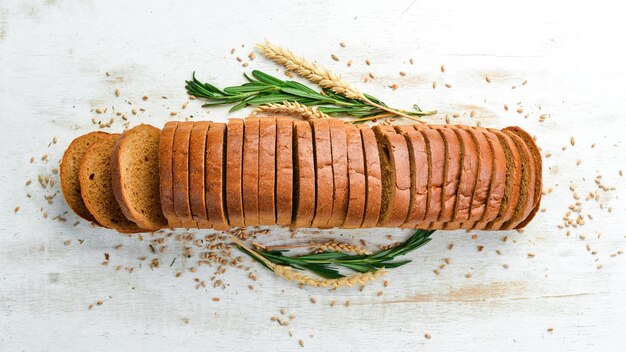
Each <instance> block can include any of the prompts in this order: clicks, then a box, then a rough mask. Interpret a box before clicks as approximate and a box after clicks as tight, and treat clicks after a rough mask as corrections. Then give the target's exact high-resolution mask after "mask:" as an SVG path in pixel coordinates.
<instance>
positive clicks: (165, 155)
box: [159, 121, 182, 227]
mask: <svg viewBox="0 0 626 352" xmlns="http://www.w3.org/2000/svg"><path fill="white" fill-rule="evenodd" d="M178 124H179V122H178V121H169V122H167V123H166V124H165V126H164V127H163V129H162V130H161V137H160V138H159V187H160V192H159V193H160V195H161V210H162V212H163V215H164V216H165V218H166V219H167V222H168V224H169V226H170V227H180V226H181V225H182V224H181V221H180V219H178V217H176V212H175V210H174V195H173V190H174V180H173V179H172V177H173V175H174V170H173V169H174V153H173V146H174V134H175V133H176V129H177V128H178Z"/></svg>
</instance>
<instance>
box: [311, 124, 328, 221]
mask: <svg viewBox="0 0 626 352" xmlns="http://www.w3.org/2000/svg"><path fill="white" fill-rule="evenodd" d="M311 127H312V129H313V141H314V142H313V146H314V148H315V153H314V156H315V170H316V176H315V181H316V196H315V200H316V204H315V216H314V218H313V227H317V228H327V227H328V221H329V220H330V215H331V213H332V211H333V167H332V165H333V159H332V151H331V144H330V126H329V123H328V119H317V120H312V121H311Z"/></svg>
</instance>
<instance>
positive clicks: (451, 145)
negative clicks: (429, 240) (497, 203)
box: [430, 125, 461, 228]
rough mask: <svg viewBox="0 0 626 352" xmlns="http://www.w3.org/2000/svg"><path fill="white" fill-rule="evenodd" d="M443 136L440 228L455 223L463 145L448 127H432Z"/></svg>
mask: <svg viewBox="0 0 626 352" xmlns="http://www.w3.org/2000/svg"><path fill="white" fill-rule="evenodd" d="M430 127H431V128H434V129H436V130H437V131H439V133H440V134H441V137H442V138H443V142H444V150H445V157H446V159H445V163H444V168H443V170H444V187H443V194H442V202H441V212H440V213H439V218H438V219H437V221H438V222H439V223H440V225H439V226H438V227H439V228H444V227H445V224H446V223H447V222H450V221H454V220H455V219H454V208H455V205H456V194H457V192H458V190H459V177H460V174H461V145H460V143H459V138H458V137H457V135H456V133H454V131H453V130H452V128H449V127H448V126H442V125H431V126H430Z"/></svg>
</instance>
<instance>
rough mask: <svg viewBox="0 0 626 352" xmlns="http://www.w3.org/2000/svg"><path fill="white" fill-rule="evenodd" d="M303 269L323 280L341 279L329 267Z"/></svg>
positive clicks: (334, 270)
mask: <svg viewBox="0 0 626 352" xmlns="http://www.w3.org/2000/svg"><path fill="white" fill-rule="evenodd" d="M303 268H305V269H306V270H308V271H310V272H312V273H315V274H317V275H319V276H321V277H323V278H325V279H339V278H341V277H343V275H342V274H341V273H340V272H339V271H337V270H336V269H333V268H332V267H329V266H328V265H306V266H303Z"/></svg>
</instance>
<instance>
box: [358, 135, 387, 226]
mask: <svg viewBox="0 0 626 352" xmlns="http://www.w3.org/2000/svg"><path fill="white" fill-rule="evenodd" d="M357 128H359V130H360V132H361V142H362V143H363V155H364V157H365V176H366V177H365V185H366V193H365V210H364V213H363V223H361V227H363V228H369V227H375V226H376V225H377V224H378V219H379V217H380V206H381V202H382V176H381V170H380V157H379V155H378V143H377V142H376V135H375V134H374V131H372V129H371V128H370V127H369V126H367V125H357Z"/></svg>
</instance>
